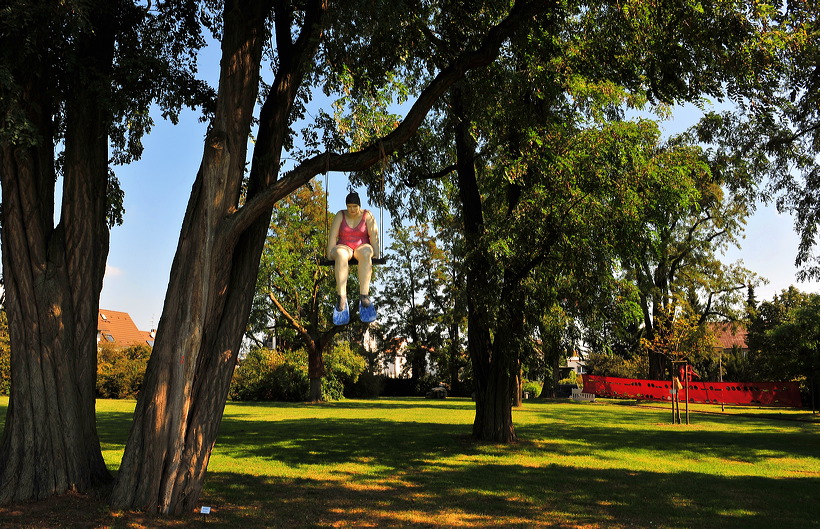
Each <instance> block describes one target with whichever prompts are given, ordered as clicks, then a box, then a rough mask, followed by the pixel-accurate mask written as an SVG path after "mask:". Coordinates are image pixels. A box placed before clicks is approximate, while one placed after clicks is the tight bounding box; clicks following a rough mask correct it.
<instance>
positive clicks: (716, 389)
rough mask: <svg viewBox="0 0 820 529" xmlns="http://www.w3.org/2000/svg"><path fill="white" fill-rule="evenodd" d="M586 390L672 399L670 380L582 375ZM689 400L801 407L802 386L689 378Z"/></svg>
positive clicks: (613, 395)
mask: <svg viewBox="0 0 820 529" xmlns="http://www.w3.org/2000/svg"><path fill="white" fill-rule="evenodd" d="M581 377H582V380H583V381H584V393H594V394H595V396H597V397H604V398H607V397H609V398H625V399H642V400H663V401H671V400H672V393H671V391H672V389H673V388H672V382H671V381H670V380H642V379H637V378H616V377H602V376H596V375H581ZM678 397H679V400H680V401H681V402H684V401H685V400H686V388H685V387H684V388H683V389H681V390H680V391H679V394H678ZM689 402H696V403H701V404H721V403H723V404H753V405H759V406H784V407H792V408H800V407H801V406H802V402H801V400H800V388H799V385H798V384H797V382H689Z"/></svg>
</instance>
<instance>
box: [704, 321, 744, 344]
mask: <svg viewBox="0 0 820 529" xmlns="http://www.w3.org/2000/svg"><path fill="white" fill-rule="evenodd" d="M712 332H713V333H714V335H715V347H719V348H720V349H732V348H733V347H735V346H737V347H738V348H740V349H746V348H747V346H746V328H745V327H743V326H742V325H737V324H734V325H733V324H731V323H713V324H712Z"/></svg>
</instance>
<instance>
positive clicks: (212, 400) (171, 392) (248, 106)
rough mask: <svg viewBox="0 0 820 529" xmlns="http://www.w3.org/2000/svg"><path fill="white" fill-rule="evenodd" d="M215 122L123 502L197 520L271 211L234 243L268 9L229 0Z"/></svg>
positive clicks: (131, 450) (127, 466)
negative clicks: (228, 227) (229, 220)
mask: <svg viewBox="0 0 820 529" xmlns="http://www.w3.org/2000/svg"><path fill="white" fill-rule="evenodd" d="M224 9H225V17H224V24H225V25H224V37H223V40H222V57H223V59H222V65H221V73H220V81H219V91H218V96H217V109H216V112H215V117H214V120H213V122H212V125H211V128H210V130H209V133H208V136H207V138H206V145H205V152H204V155H203V159H202V163H201V165H200V169H199V172H198V173H197V177H196V181H195V183H194V187H193V189H192V191H191V198H190V200H189V202H188V209H187V211H186V213H185V220H184V222H183V226H182V230H181V234H180V239H179V245H178V247H177V251H176V255H175V258H174V263H173V266H172V269H171V278H170V281H169V285H168V292H167V294H166V298H165V304H164V307H163V312H162V317H161V318H160V322H159V325H158V327H157V336H156V341H155V343H154V350H153V353H152V355H151V359H150V361H149V364H148V368H147V371H146V375H145V379H144V382H143V386H142V390H141V392H140V398H139V399H138V401H137V407H136V410H135V412H134V423H133V426H132V428H131V433H130V435H129V438H128V443H127V445H126V450H125V453H124V455H123V460H122V465H121V467H120V472H119V475H118V479H117V483H116V485H115V487H114V491H113V494H112V499H111V502H112V504H113V505H114V506H117V507H122V508H138V509H141V510H145V511H148V512H161V513H184V512H190V511H191V510H192V509H193V508H194V505H195V502H196V501H197V499H198V497H199V494H200V492H201V489H202V481H203V479H204V474H205V470H206V468H207V465H208V460H209V457H210V453H211V449H212V447H213V444H214V442H215V440H216V433H217V428H218V426H219V423H220V421H221V417H222V412H223V409H224V405H225V400H226V397H227V391H228V387H229V384H230V379H231V375H232V373H233V369H234V367H235V365H236V360H237V353H238V348H239V345H240V339H241V335H242V332H243V331H244V327H245V324H246V320H247V315H248V313H249V310H250V304H251V300H252V295H253V285H254V283H255V278H256V268H257V267H258V263H259V256H260V255H261V251H262V245H263V243H264V237H265V234H266V233H267V227H268V222H269V220H270V212H268V216H267V217H264V216H262V217H260V218H259V220H258V221H256V222H254V223H252V224H251V225H250V227H249V228H247V229H246V230H244V232H243V233H242V234H241V236H240V237H239V238H238V240H235V241H231V240H226V239H225V237H224V226H223V225H222V224H223V222H224V219H225V217H226V216H227V215H228V213H229V212H230V211H231V210H232V209H233V208H235V207H236V206H237V204H238V201H239V195H240V191H241V184H242V177H243V172H244V166H245V160H246V153H247V138H248V135H249V133H250V127H251V121H252V116H253V114H252V112H253V107H254V103H255V101H256V95H257V87H258V75H259V67H260V62H261V57H262V48H263V45H264V42H265V40H266V39H267V35H268V32H267V31H266V29H265V20H266V18H267V16H268V13H269V9H270V6H269V4H268V2H264V1H249V2H242V1H234V2H230V1H229V2H226V4H225V8H224Z"/></svg>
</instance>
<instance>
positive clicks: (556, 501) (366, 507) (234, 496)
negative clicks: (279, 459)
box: [203, 464, 820, 529]
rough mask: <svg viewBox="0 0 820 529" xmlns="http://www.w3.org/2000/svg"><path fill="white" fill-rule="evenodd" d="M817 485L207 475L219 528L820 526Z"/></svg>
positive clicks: (485, 472) (538, 472)
mask: <svg viewBox="0 0 820 529" xmlns="http://www.w3.org/2000/svg"><path fill="white" fill-rule="evenodd" d="M818 486H820V479H817V478H804V479H785V480H783V479H780V480H774V479H765V478H756V477H744V478H726V477H716V476H706V475H702V474H687V473H683V474H674V475H670V474H658V473H649V472H631V473H625V472H622V471H617V470H589V469H578V468H572V467H565V466H557V465H549V466H546V467H544V468H538V469H534V468H529V467H524V466H518V465H500V464H474V465H467V466H463V465H459V466H457V467H447V466H432V467H430V468H426V467H418V468H415V469H414V470H413V471H405V472H397V473H396V474H395V476H394V479H393V480H392V481H391V482H387V483H384V482H377V483H366V482H364V483H363V482H353V481H339V480H325V481H320V480H315V479H311V478H310V476H306V477H304V478H296V479H282V478H263V477H255V476H248V475H244V474H235V473H214V474H211V475H209V476H208V479H207V484H206V491H205V493H204V495H203V504H208V505H211V506H213V508H214V512H215V514H214V518H213V520H212V521H213V522H216V526H218V527H243V528H245V529H252V528H257V527H259V528H261V527H291V528H297V527H349V526H350V527H353V526H359V527H454V526H461V527H476V528H484V527H486V528H489V527H556V528H570V527H572V528H578V527H590V528H592V527H606V528H613V529H619V528H626V527H666V528H688V527H698V528H703V529H709V528H721V529H756V528H761V529H763V528H765V529H769V528H771V527H772V526H774V525H779V526H781V527H818V526H819V525H818V514H820V512H818V508H817V503H816V497H815V494H814V492H815V491H816V490H818V489H817V487H818Z"/></svg>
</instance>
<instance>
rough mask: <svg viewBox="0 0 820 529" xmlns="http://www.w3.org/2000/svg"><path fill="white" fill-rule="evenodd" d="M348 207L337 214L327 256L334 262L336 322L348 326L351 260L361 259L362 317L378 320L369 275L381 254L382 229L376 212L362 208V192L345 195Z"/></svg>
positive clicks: (359, 272) (334, 316) (360, 299)
mask: <svg viewBox="0 0 820 529" xmlns="http://www.w3.org/2000/svg"><path fill="white" fill-rule="evenodd" d="M345 204H346V205H347V209H343V210H341V211H339V212H338V213H336V216H335V217H334V218H333V224H332V225H331V227H330V235H329V236H328V241H327V258H328V259H330V260H332V261H334V263H335V264H334V272H335V276H336V293H337V294H338V299H337V302H336V305H335V306H334V307H333V323H334V324H335V325H345V324H346V323H347V322H349V321H350V310H349V308H348V303H347V278H348V275H349V273H350V260H351V259H353V258H355V259H356V260H357V261H358V276H359V319H361V320H362V321H363V322H365V323H370V322H372V321H375V320H376V307H375V305H374V304H373V301H372V300H371V299H370V295H369V294H370V277H371V275H372V273H373V259H376V258H378V257H379V255H378V248H379V230H378V227H377V226H376V221H375V219H374V218H373V214H372V213H370V212H369V211H368V210H366V209H362V205H361V204H362V203H361V200H360V199H359V194H358V193H356V192H352V193H350V194H348V195H347V197H346V198H345Z"/></svg>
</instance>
